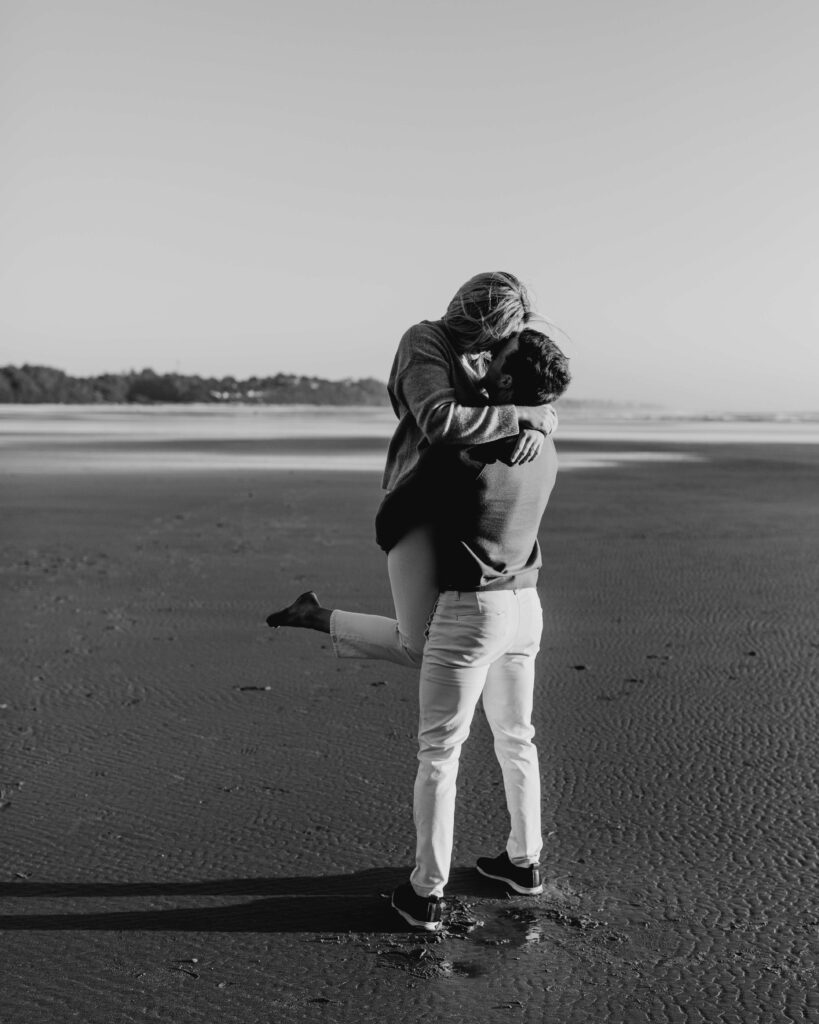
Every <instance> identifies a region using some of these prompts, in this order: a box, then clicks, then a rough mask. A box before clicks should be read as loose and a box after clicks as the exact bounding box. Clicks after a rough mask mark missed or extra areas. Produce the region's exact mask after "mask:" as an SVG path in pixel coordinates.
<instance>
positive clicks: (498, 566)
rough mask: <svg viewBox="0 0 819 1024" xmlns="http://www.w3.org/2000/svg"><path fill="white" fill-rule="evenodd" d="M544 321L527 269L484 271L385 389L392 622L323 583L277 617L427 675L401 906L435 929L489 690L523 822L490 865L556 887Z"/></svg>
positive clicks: (559, 386)
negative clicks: (465, 759)
mask: <svg viewBox="0 0 819 1024" xmlns="http://www.w3.org/2000/svg"><path fill="white" fill-rule="evenodd" d="M537 322H538V320H537V317H536V314H534V313H533V311H532V309H531V306H530V301H529V297H528V294H527V292H526V289H525V288H524V286H523V285H522V284H521V282H520V281H519V280H518V279H517V278H516V277H514V276H513V275H512V274H508V273H503V272H494V273H485V274H478V275H477V276H475V277H473V278H471V279H470V280H469V281H467V282H466V284H464V285H463V286H462V287H461V288H459V289H458V291H457V292H456V294H455V296H454V298H453V299H452V301H451V302H450V304H449V306H448V308H447V310H446V313H445V314H444V316H443V317H442V318H441V319H440V320H435V321H426V320H425V321H422V322H421V323H419V324H416V325H415V326H413V327H411V328H410V329H409V330H408V331H407V332H406V334H405V335H404V337H403V338H402V339H401V342H400V344H399V347H398V351H397V353H396V356H395V360H394V363H393V367H392V372H391V374H390V380H389V385H388V387H389V394H390V400H391V402H392V406H393V409H394V410H395V413H396V416H397V417H398V426H397V427H396V430H395V433H394V435H393V438H392V440H391V442H390V446H389V451H388V455H387V465H386V469H385V472H384V488H385V490H386V491H387V493H386V496H385V498H384V500H383V502H382V504H381V507H380V509H379V511H378V515H377V517H376V539H377V541H378V543H379V544H380V546H381V547H382V548H383V549H384V550H385V551H386V553H387V570H388V573H389V578H390V586H391V589H392V596H393V602H394V606H395V616H394V617H391V618H390V617H384V616H380V615H367V614H362V613H358V612H349V611H343V610H341V609H329V608H325V607H323V606H322V605H321V604H320V602H319V600H318V598H317V597H316V595H315V593H313V592H312V591H311V592H308V593H305V594H302V595H301V596H300V597H298V598H297V599H296V600H295V601H294V602H293V603H292V604H291V605H289V606H288V607H286V608H284V609H282V610H281V611H278V612H274V613H273V614H272V615H270V616H269V617H268V619H267V622H268V625H270V626H274V627H279V626H296V627H303V628H308V629H314V630H318V631H320V632H324V633H329V634H330V635H331V637H332V641H333V649H334V651H335V654H336V656H337V657H340V658H380V659H387V660H389V661H394V662H397V663H398V664H402V665H409V666H415V667H418V668H419V669H420V684H419V726H418V761H419V764H418V773H417V777H416V781H415V789H414V797H413V812H414V819H415V827H416V855H415V868H414V870H413V871H412V874H411V876H410V878H409V880H408V881H407V882H406V883H404V884H403V885H401V886H399V887H398V888H397V889H396V890H395V891H394V892H393V894H392V906H393V907H394V908H395V910H396V911H397V912H398V913H399V914H400V915H401V917H403V918H404V920H406V921H407V922H408V923H409V924H410V925H412V926H413V927H416V928H421V929H424V930H427V931H436V930H438V929H439V928H440V927H441V920H442V919H441V911H442V906H443V904H442V897H443V895H444V888H445V886H446V883H447V880H448V878H449V870H450V861H451V856H452V844H453V826H454V817H455V791H456V778H457V773H458V761H459V758H460V752H461V746H462V745H463V743H464V741H465V740H466V738H467V736H468V735H469V729H470V725H471V722H472V717H473V714H474V711H475V708H476V705H477V703H478V700H479V699H480V698H483V707H484V711H485V713H486V717H487V721H488V722H489V725H490V727H491V729H492V733H493V736H494V745H495V753H496V755H497V758H498V761H499V763H500V767H501V771H502V774H503V781H504V789H505V793H506V802H507V808H508V811H509V818H510V832H509V837H508V840H507V843H506V848H505V850H504V851H503V852H502V853H501V854H500V855H499V856H496V857H492V858H490V857H480V858H478V861H477V869H478V871H479V872H480V873H481V874H482V875H485V876H486V877H488V878H492V879H496V880H497V881H499V882H502V883H504V884H505V885H506V886H508V887H509V888H510V889H511V890H512V891H514V892H517V893H521V894H526V895H535V894H537V893H540V892H541V891H542V888H543V887H542V884H541V879H540V870H539V860H540V853H541V848H542V832H541V821H540V773H539V768H538V758H537V750H536V747H535V745H534V742H533V737H534V728H533V726H532V706H533V697H534V681H535V657H536V655H537V652H538V650H539V646H540V635H541V631H542V613H541V606H540V600H539V598H538V593H537V590H536V586H537V579H538V570H539V568H540V565H541V556H540V547H539V545H538V540H537V534H538V530H539V527H540V521H541V518H542V516H543V513H544V511H545V509H546V504H547V501H548V498H549V494H550V492H551V490H552V487H553V486H554V482H555V476H556V473H557V458H556V455H555V450H554V445H553V443H552V441H551V438H550V436H549V435H551V433H552V432H553V431H554V429H555V427H556V425H557V417H556V415H555V413H554V410H553V408H552V406H551V405H550V403H551V402H552V401H553V400H554V399H556V398H557V397H558V396H559V395H561V394H562V393H563V391H564V390H565V389H566V387H567V385H568V383H569V380H570V374H569V368H568V360H567V359H566V357H565V356H564V355H563V353H562V352H561V351H560V349H559V348H558V347H557V346H556V345H555V344H554V342H553V341H551V340H550V338H548V337H547V336H546V335H545V334H544V333H542V332H540V331H538V330H536V329H534V324H535V323H537Z"/></svg>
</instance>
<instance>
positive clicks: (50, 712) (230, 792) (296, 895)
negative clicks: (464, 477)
mask: <svg viewBox="0 0 819 1024" xmlns="http://www.w3.org/2000/svg"><path fill="white" fill-rule="evenodd" d="M144 443H145V445H149V442H148V441H145V442H144ZM285 447H286V446H285ZM558 447H559V451H560V453H561V457H564V458H566V459H567V460H569V459H571V458H573V457H575V456H582V455H583V453H584V451H585V452H589V451H591V450H592V448H593V450H594V451H596V452H599V451H601V450H605V444H604V443H602V442H600V441H594V442H591V441H582V440H575V441H572V440H566V441H559V442H558ZM69 448H70V446H66V451H68V449H69ZM627 449H628V445H624V444H618V445H617V450H618V451H623V450H627ZM640 449H641V450H642V451H645V450H647V449H651V450H652V451H654V452H655V453H656V454H657V455H658V456H662V454H663V452H664V451H665V452H671V451H673V453H674V454H676V455H678V456H679V455H684V456H685V458H677V459H675V460H673V461H663V460H662V459H661V458H657V459H652V460H649V459H634V460H626V461H622V462H620V463H618V464H613V465H611V466H609V467H608V468H593V466H589V467H587V468H583V467H582V466H580V467H579V468H576V469H575V470H573V471H571V472H566V473H564V474H562V475H561V476H560V477H559V479H558V484H557V487H556V490H555V492H554V495H553V498H552V502H551V505H550V508H549V510H548V512H547V517H546V520H545V521H544V528H543V532H542V544H543V549H544V570H543V573H542V578H541V586H540V591H541V596H542V599H543V603H544V607H545V610H546V629H545V632H544V640H543V648H542V652H541V655H540V659H539V673H538V680H539V690H538V694H537V704H536V717H535V724H536V727H537V736H538V743H539V749H540V755H541V765H542V775H543V787H544V812H545V823H546V829H547V831H548V832H549V836H548V840H547V845H546V849H545V852H544V860H543V866H544V875H545V882H546V892H545V894H544V895H543V896H542V897H541V898H539V899H533V898H521V897H518V898H514V899H511V898H507V897H506V896H505V895H504V893H503V891H502V890H500V889H499V888H497V887H496V886H495V885H494V884H493V883H490V882H488V881H486V880H481V879H480V878H479V876H478V875H477V874H476V873H475V872H474V870H473V867H472V865H473V864H474V860H475V857H476V856H478V855H481V854H485V853H488V854H495V853H496V852H498V851H499V850H500V849H501V848H502V845H503V842H504V840H505V834H506V819H505V808H504V801H503V791H502V786H501V781H500V775H499V771H498V769H497V765H496V763H495V760H494V755H493V753H492V749H491V742H490V738H489V731H488V728H487V726H486V723H485V721H484V720H483V718H482V716H481V715H480V714H479V715H478V717H477V718H476V721H475V724H474V728H473V733H472V736H471V738H470V741H469V743H468V744H467V747H466V748H465V750H464V755H463V758H462V767H461V775H460V780H459V808H458V817H457V826H456V847H455V856H454V868H455V870H454V871H453V878H452V883H451V886H450V901H449V924H450V927H449V929H448V931H447V932H446V934H445V935H444V937H443V938H442V939H440V941H434V940H433V939H432V938H428V937H426V936H419V935H417V934H414V933H412V932H410V931H408V930H407V929H406V928H405V927H404V926H403V923H402V922H401V921H400V919H399V918H398V917H397V915H395V914H394V912H393V911H391V909H390V908H389V905H388V901H387V900H386V899H385V894H387V893H389V891H390V890H391V889H392V888H393V887H394V886H395V885H396V884H397V883H398V882H400V881H402V880H403V879H404V878H405V877H406V874H407V872H408V869H409V866H410V864H411V858H412V850H413V827H412V817H411V806H410V801H411V788H412V781H413V778H414V771H415V760H414V757H415V744H414V731H415V719H416V701H415V691H414V677H413V674H412V673H410V672H409V671H406V670H402V669H399V668H396V667H395V666H391V665H387V664H384V665H379V664H378V663H375V662H369V663H368V662H363V661H362V662H353V661H337V660H335V659H334V658H333V656H332V652H331V650H330V647H329V642H328V638H326V637H320V636H319V635H318V634H312V633H306V632H302V631H296V630H292V631H287V630H278V631H270V630H268V629H267V628H266V626H265V624H264V619H265V615H266V614H267V613H268V612H269V611H271V610H272V609H274V608H276V607H278V606H281V605H282V604H284V603H287V602H288V601H289V600H291V599H292V598H293V597H294V596H295V595H296V594H297V593H299V592H300V591H302V590H305V589H308V588H314V589H316V590H318V592H319V594H320V596H321V597H322V599H323V601H324V603H325V604H327V605H329V606H339V607H346V608H350V609H354V610H373V611H379V612H383V613H388V612H389V607H390V605H389V590H388V586H387V581H386V574H385V569H384V564H383V556H382V554H381V552H380V551H379V550H378V549H377V548H376V546H375V544H374V542H373V529H372V519H373V514H374V512H375V509H376V507H377V504H378V501H379V498H380V491H379V483H380V481H379V477H378V474H377V473H373V472H370V471H368V472H356V471H350V470H340V471H334V472H331V471H328V470H321V471H318V470H311V469H307V470H301V471H289V470H285V469H280V470H269V469H264V468H253V467H250V464H248V465H249V468H236V469H235V470H234V471H233V472H232V473H229V474H227V473H222V472H210V471H208V472H206V471H198V470H197V469H196V468H193V467H189V468H188V469H187V471H185V472H169V471H168V470H167V469H161V470H160V469H152V468H151V460H150V458H146V459H145V460H143V461H142V462H140V463H139V465H137V466H133V467H130V468H129V467H128V466H122V467H120V470H119V471H118V472H116V473H114V472H104V471H98V472H92V473H90V474H89V473H81V472H76V471H73V470H72V471H67V469H68V468H70V467H68V461H70V459H69V460H68V461H67V462H66V466H65V467H64V468H63V469H61V467H60V458H61V452H62V451H63V450H62V449H61V452H57V453H56V454H55V455H54V457H53V459H52V461H50V462H48V464H47V466H46V468H43V467H42V465H41V466H40V467H39V468H38V467H35V470H36V471H25V472H24V471H22V469H21V466H20V465H19V464H18V465H16V466H15V465H14V464H11V463H9V464H8V465H7V467H6V470H5V471H4V472H3V474H2V476H1V477H0V508H1V509H2V521H3V531H2V540H1V541H0V571H2V594H3V629H2V662H3V672H2V685H1V687H0V728H2V734H3V751H4V753H3V758H2V767H1V768H0V770H1V771H2V776H0V849H1V850H2V858H0V865H2V867H1V868H0V872H1V873H2V877H1V878H0V893H1V894H2V903H0V993H2V1003H3V1011H2V1014H1V1015H0V1016H1V1017H2V1020H3V1022H4V1024H63V1022H68V1021H83V1022H89V1024H97V1022H99V1024H120V1022H123V1024H124V1022H131V1021H150V1020H156V1021H168V1020H173V1021H175V1022H176V1024H188V1022H200V1021H201V1022H213V1021H216V1020H218V1021H223V1022H237V1024H239V1022H241V1024H251V1022H252V1024H257V1022H259V1024H261V1022H265V1024H267V1022H271V1024H273V1022H278V1024H288V1022H300V1021H306V1022H307V1021H309V1022H312V1021H324V1022H333V1024H348V1022H349V1024H358V1022H365V1021H373V1022H375V1021H379V1022H380V1021H408V1022H413V1021H422V1020H423V1021H426V1020H430V1021H431V1020H435V1021H440V1022H448V1021H452V1022H456V1021H458V1022H460V1021H480V1022H484V1021H485V1022H491V1024H494V1022H507V1021H513V1022H517V1021H524V1022H527V1024H530V1022H531V1024H535V1022H537V1024H540V1022H543V1021H548V1022H549V1024H586V1022H589V1021H601V1022H603V1021H604V1022H612V1024H618V1022H627V1024H642V1022H645V1024H660V1022H669V1024H671V1022H684V1021H685V1022H692V1024H697V1022H712V1021H713V1022H716V1021H720V1022H725V1024H746V1022H762V1021H765V1022H771V1024H775V1022H780V1021H781V1022H786V1021H787V1022H801V1021H816V1020H819V994H817V992H818V991H819V990H818V989H817V966H816V965H817V957H818V956H819V847H818V845H817V844H818V843H819V839H817V837H819V803H817V782H819V777H818V776H819V751H818V750H817V743H816V733H817V725H818V724H819V723H818V722H817V718H819V697H818V696H817V676H818V675H819V673H818V672H817V662H818V661H819V616H817V593H818V592H819V530H817V508H819V445H813V444H794V445H788V444H760V443H755V444H750V443H732V444H724V445H720V444H710V445H705V444H697V443H684V444H682V445H681V444H680V443H672V442H670V441H658V442H656V443H655V444H654V445H653V446H651V445H647V444H645V443H641V445H640ZM32 450H33V449H32ZM146 451H148V453H149V454H150V449H149V448H146ZM290 451H291V453H293V454H294V455H295V456H298V455H299V453H300V451H302V449H299V448H298V447H296V448H293V447H292V445H291V448H290ZM52 454H53V453H52ZM109 454H110V453H109ZM228 454H230V453H228ZM581 462H582V459H581Z"/></svg>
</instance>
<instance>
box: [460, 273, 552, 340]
mask: <svg viewBox="0 0 819 1024" xmlns="http://www.w3.org/2000/svg"><path fill="white" fill-rule="evenodd" d="M531 312H532V305H531V302H530V300H529V293H528V292H527V291H526V287H525V285H524V284H523V283H522V282H521V281H519V280H518V279H517V278H516V277H515V276H514V274H508V273H506V271H503V270H496V271H490V272H488V273H485V274H476V275H475V276H474V277H470V279H469V280H468V281H467V282H466V284H462V285H461V287H460V288H459V289H458V290H457V292H455V295H454V296H453V298H452V301H451V302H450V303H449V305H448V306H447V310H446V313H444V316H443V321H444V323H445V324H446V326H447V327H448V328H449V330H450V331H451V332H452V334H454V335H455V339H454V340H455V344H457V345H458V347H459V348H461V349H462V350H463V351H468V350H471V351H480V350H481V349H485V348H489V347H490V346H491V345H492V344H493V343H494V342H497V341H502V340H503V339H504V338H508V337H509V336H510V335H512V334H516V333H517V332H518V331H520V330H522V328H523V325H524V324H525V323H526V320H527V319H528V317H529V316H530V315H531Z"/></svg>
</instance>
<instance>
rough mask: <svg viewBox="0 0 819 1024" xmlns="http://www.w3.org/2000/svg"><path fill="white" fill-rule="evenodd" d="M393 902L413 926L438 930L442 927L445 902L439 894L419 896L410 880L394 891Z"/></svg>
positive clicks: (432, 930) (431, 930)
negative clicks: (442, 910)
mask: <svg viewBox="0 0 819 1024" xmlns="http://www.w3.org/2000/svg"><path fill="white" fill-rule="evenodd" d="M391 903H392V905H393V907H394V908H395V909H396V910H397V911H398V913H399V914H400V915H401V917H403V918H404V920H405V921H406V922H407V923H408V924H411V925H412V927H413V928H423V929H424V931H427V932H437V931H438V929H439V928H440V927H441V909H442V907H443V905H444V904H443V901H442V900H441V898H440V897H439V896H419V895H418V894H417V893H416V891H415V890H414V889H413V887H412V885H410V883H409V882H404V884H403V885H399V886H398V888H397V889H396V890H395V891H394V892H393V894H392V900H391Z"/></svg>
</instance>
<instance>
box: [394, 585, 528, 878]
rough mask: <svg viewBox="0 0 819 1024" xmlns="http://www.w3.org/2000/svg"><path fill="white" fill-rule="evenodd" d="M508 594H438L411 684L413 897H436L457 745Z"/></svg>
mask: <svg viewBox="0 0 819 1024" xmlns="http://www.w3.org/2000/svg"><path fill="white" fill-rule="evenodd" d="M512 597H513V595H512V593H511V592H510V591H505V592H498V593H497V594H492V595H483V594H481V595H477V594H475V593H469V592H464V593H457V592H455V591H446V592H445V593H443V594H441V595H440V597H439V599H438V604H437V606H436V609H435V614H434V616H433V618H432V623H431V625H430V629H429V639H428V641H427V645H426V648H425V650H424V660H423V664H422V666H421V679H420V685H419V704H420V710H419V728H418V748H419V749H418V762H419V763H418V774H417V776H416V780H415V790H414V799H413V811H414V817H415V827H416V834H417V838H416V860H415V870H414V871H413V873H412V875H411V878H410V881H411V883H412V887H413V889H414V890H415V892H416V893H417V894H418V895H419V896H441V895H442V894H443V891H444V886H445V885H446V883H447V880H448V878H449V868H450V861H451V859H452V841H453V824H454V819H455V792H456V780H457V775H458V761H459V758H460V753H461V746H462V745H463V743H464V741H465V740H466V738H467V736H468V735H469V729H470V725H471V723H472V717H473V714H474V711H475V706H476V704H477V703H478V700H479V698H480V695H481V692H482V690H483V687H484V683H485V681H486V676H487V672H488V671H489V667H490V665H491V664H492V662H493V661H494V660H495V659H496V658H497V657H498V655H499V654H500V653H501V652H502V651H503V650H505V648H506V645H507V644H508V642H509V639H510V628H513V627H514V623H513V622H511V621H510V617H509V616H508V615H507V614H506V612H505V609H506V608H507V607H508V605H509V603H510V601H511V599H512Z"/></svg>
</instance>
